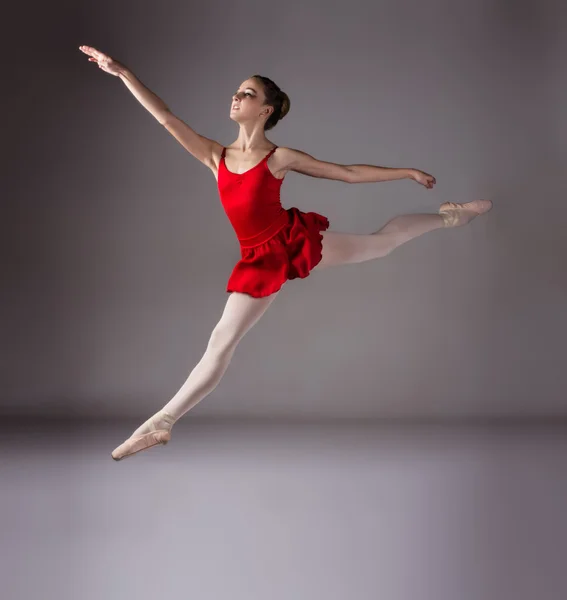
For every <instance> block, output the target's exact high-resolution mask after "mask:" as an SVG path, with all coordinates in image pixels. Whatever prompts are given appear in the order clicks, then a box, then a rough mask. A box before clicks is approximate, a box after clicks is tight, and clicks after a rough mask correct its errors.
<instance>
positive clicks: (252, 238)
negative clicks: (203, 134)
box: [218, 146, 287, 246]
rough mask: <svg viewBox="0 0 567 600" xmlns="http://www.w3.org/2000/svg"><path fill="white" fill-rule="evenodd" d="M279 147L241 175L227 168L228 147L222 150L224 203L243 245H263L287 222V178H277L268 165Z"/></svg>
mask: <svg viewBox="0 0 567 600" xmlns="http://www.w3.org/2000/svg"><path fill="white" fill-rule="evenodd" d="M276 148H277V146H276V147H274V148H272V150H271V151H270V152H269V154H267V155H266V156H265V157H264V158H263V159H262V160H261V161H260V162H259V163H258V164H257V165H255V166H254V167H252V168H251V169H248V170H247V171H245V172H244V173H240V174H238V173H233V172H231V171H229V170H228V169H227V167H226V163H225V154H226V148H223V150H222V154H221V159H220V162H219V168H218V190H219V195H220V200H221V203H222V205H223V208H224V210H225V212H226V214H227V216H228V219H229V221H230V222H231V224H232V226H233V228H234V231H235V232H236V237H237V238H238V239H239V241H240V242H241V244H244V245H250V246H252V245H255V244H260V243H263V242H264V241H266V240H267V239H269V238H270V237H271V236H272V235H273V234H274V233H276V232H277V231H278V230H279V229H281V227H282V226H283V225H284V224H285V223H286V222H287V212H286V210H285V209H284V208H283V207H282V204H281V200H280V188H281V185H282V182H283V179H278V178H277V177H274V175H273V174H272V172H271V171H270V170H269V169H268V165H267V161H268V159H269V158H270V156H271V155H272V154H273V153H274V151H275V150H276Z"/></svg>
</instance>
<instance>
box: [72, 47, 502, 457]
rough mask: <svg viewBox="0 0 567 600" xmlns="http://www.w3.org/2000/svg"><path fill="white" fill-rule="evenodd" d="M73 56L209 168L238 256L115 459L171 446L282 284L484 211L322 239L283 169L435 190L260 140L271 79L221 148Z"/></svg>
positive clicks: (254, 90)
mask: <svg viewBox="0 0 567 600" xmlns="http://www.w3.org/2000/svg"><path fill="white" fill-rule="evenodd" d="M80 50H81V51H82V52H84V53H85V54H87V55H88V56H89V57H90V58H89V61H91V62H95V63H97V64H98V66H99V67H100V68H101V69H102V70H103V71H105V72H106V73H110V74H111V75H115V76H117V77H120V79H121V80H122V81H123V82H124V84H125V85H126V87H127V88H128V89H129V90H130V91H131V92H132V94H133V95H134V96H135V97H136V99H137V100H138V101H139V102H140V103H141V104H142V105H143V106H144V108H146V109H147V110H148V111H149V112H150V113H151V114H152V115H153V116H154V117H155V118H156V119H157V120H158V121H159V122H160V123H161V124H162V125H163V126H164V127H165V128H166V129H167V130H168V131H169V132H170V133H171V134H172V135H173V136H174V137H175V138H176V139H177V140H178V141H179V142H180V143H181V144H182V145H183V146H184V147H185V148H186V149H187V150H188V152H190V153H191V154H192V155H193V156H194V157H195V158H197V159H198V160H200V161H201V162H202V163H204V164H205V165H207V167H209V168H210V169H211V171H212V172H213V174H214V175H215V178H216V180H217V185H218V190H219V195H220V199H221V202H222V204H223V207H224V209H225V211H226V213H227V216H228V218H229V220H230V222H231V223H232V225H233V227H234V229H235V232H236V235H237V238H238V240H239V243H240V249H241V257H242V259H241V260H240V261H238V263H237V264H236V266H235V267H234V270H233V272H232V274H231V276H230V278H229V281H228V285H227V290H226V291H227V292H230V296H229V297H228V301H227V303H226V306H225V309H224V311H223V314H222V316H221V319H220V321H219V322H218V323H217V325H216V327H215V328H214V330H213V332H212V334H211V337H210V340H209V343H208V345H207V349H206V351H205V353H204V355H203V357H202V358H201V360H200V362H199V363H198V364H197V366H196V367H195V368H194V369H193V371H192V372H191V374H190V375H189V377H188V379H187V380H186V381H185V383H184V384H183V386H182V387H181V388H180V390H179V391H178V392H177V393H176V394H175V396H174V397H173V398H172V399H171V400H170V401H169V402H168V403H167V404H165V406H164V407H163V408H162V409H161V410H160V411H158V412H157V413H156V414H154V415H153V416H152V417H150V418H149V419H148V420H147V421H146V422H145V423H143V424H142V425H141V426H140V427H139V428H138V429H136V431H134V432H133V434H132V435H131V437H130V438H129V439H128V440H126V441H125V442H124V443H123V444H121V445H120V446H118V448H116V449H115V450H114V451H113V452H112V458H114V460H121V459H122V458H125V457H127V456H131V455H133V454H135V453H137V452H139V451H140V450H145V449H146V448H150V447H152V446H155V445H157V444H166V443H167V442H168V441H169V440H170V437H171V428H172V427H173V424H174V423H175V422H176V421H177V420H178V419H179V418H181V417H182V416H183V415H184V414H185V413H186V412H187V411H189V410H190V409H191V408H193V407H194V406H195V405H196V404H197V403H198V402H200V401H201V400H202V399H203V398H204V397H205V396H207V395H208V394H209V393H210V392H212V390H213V389H214V388H215V387H216V386H217V384H218V383H219V381H220V379H221V377H222V376H223V374H224V372H225V371H226V369H227V367H228V365H229V363H230V360H231V358H232V356H233V354H234V351H235V349H236V346H237V344H238V342H239V341H240V340H241V339H242V338H243V336H244V335H245V334H246V333H247V332H248V331H249V330H250V328H251V327H252V326H253V325H254V324H255V323H256V322H257V321H258V320H259V319H260V317H261V316H262V315H263V314H264V312H265V311H266V310H267V308H268V307H269V306H270V304H271V303H272V302H273V301H274V300H275V298H276V296H277V295H278V293H279V290H280V288H281V287H282V285H283V284H284V283H285V282H286V281H287V280H288V279H295V278H298V277H299V278H305V277H307V276H308V275H309V273H310V272H311V271H312V270H313V269H315V268H322V267H328V266H331V265H342V264H347V263H358V262H362V261H366V260H371V259H373V258H379V257H383V256H386V255H387V254H389V253H390V252H392V250H394V248H397V247H398V246H400V245H401V244H403V243H405V242H407V241H409V240H411V239H413V238H415V237H418V236H420V235H422V234H424V233H426V232H428V231H432V230H434V229H439V228H441V227H456V226H461V225H465V224H466V223H468V222H469V221H471V220H472V219H473V218H474V217H476V216H478V215H480V214H482V213H485V212H487V211H489V210H490V208H491V207H492V202H491V201H490V200H474V201H473V202H467V203H465V204H456V203H453V202H446V203H444V204H442V205H441V207H440V208H439V211H438V214H410V215H401V216H398V217H395V218H394V219H392V220H391V221H389V222H388V223H387V224H386V225H385V226H384V227H382V228H381V229H380V230H378V231H376V232H374V233H371V234H369V235H360V234H349V233H339V232H334V231H326V230H327V229H328V227H329V221H328V219H327V218H326V217H324V216H322V215H319V214H317V213H314V212H308V213H304V212H302V211H300V210H298V209H297V208H295V207H292V208H289V209H287V210H286V209H283V208H282V206H281V203H280V197H279V191H280V187H281V184H282V182H283V179H284V177H285V174H286V173H287V172H288V171H295V172H297V173H303V174H304V175H310V176H312V177H319V178H325V179H335V180H339V181H344V182H348V183H362V182H373V181H388V180H393V179H405V178H409V179H413V180H414V181H416V182H417V183H420V184H421V185H423V186H425V187H426V188H427V189H432V188H433V185H434V184H435V183H436V181H435V178H434V177H433V176H431V175H429V174H427V173H424V172H423V171H419V170H417V169H392V168H384V167H377V166H372V165H340V164H334V163H329V162H323V161H320V160H317V159H315V158H313V157H312V156H310V155H309V154H306V153H305V152H301V151H299V150H294V149H292V148H278V146H276V145H274V144H273V143H272V142H270V141H269V140H268V139H267V138H266V135H265V132H266V131H268V130H270V129H272V128H273V127H274V126H275V125H276V123H277V122H278V121H279V120H280V119H282V118H283V117H284V116H285V115H286V114H287V112H288V111H289V106H290V103H289V98H288V96H287V95H286V94H285V93H284V92H282V91H281V90H280V88H279V87H278V86H277V85H276V84H275V83H274V82H273V81H272V80H270V79H268V78H266V77H262V76H260V75H254V76H253V77H251V78H250V79H247V80H246V81H244V82H243V83H242V85H241V86H240V87H239V89H238V91H237V92H236V93H235V94H234V95H233V96H232V103H231V107H230V118H231V119H232V120H233V121H236V123H238V125H239V128H240V131H239V134H238V138H237V139H236V141H234V142H233V143H232V144H230V146H227V147H223V146H221V144H219V143H218V142H215V141H214V140H211V139H208V138H206V137H204V136H202V135H199V134H198V133H196V132H195V131H194V130H193V129H191V128H190V127H189V126H188V125H187V124H185V123H184V122H183V121H182V120H181V119H179V118H178V117H176V116H175V115H173V114H172V113H171V112H170V110H169V108H168V107H167V106H166V104H165V103H164V102H163V100H161V99H160V98H159V97H158V96H156V95H155V94H154V93H153V92H151V91H150V90H149V89H148V88H146V87H145V86H144V85H143V84H142V83H141V82H140V81H139V80H138V79H137V78H136V77H135V76H134V75H133V73H132V72H131V71H130V70H128V69H127V68H126V67H125V66H124V65H122V64H120V63H119V62H118V61H116V60H113V59H112V58H110V57H109V56H107V55H105V54H103V53H102V52H99V51H98V50H96V49H95V48H92V47H89V46H80Z"/></svg>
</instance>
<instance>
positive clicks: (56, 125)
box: [0, 0, 567, 600]
mask: <svg viewBox="0 0 567 600" xmlns="http://www.w3.org/2000/svg"><path fill="white" fill-rule="evenodd" d="M566 17H567V9H566V8H565V7H564V6H562V5H561V4H560V2H559V1H556V2H554V1H552V0H546V1H543V2H541V1H540V2H535V1H533V2H526V1H520V2H511V1H510V0H508V1H502V0H500V1H499V0H469V1H464V0H458V1H452V2H449V1H448V0H445V1H443V0H432V1H431V2H427V3H424V2H420V1H419V0H404V1H400V0H396V1H394V0H380V1H378V2H370V1H367V2H363V1H361V0H354V1H351V2H348V3H343V4H335V3H329V2H323V1H322V0H307V1H306V2H287V3H268V2H249V1H247V0H241V1H239V2H223V3H218V2H214V3H197V2H194V3H187V2H160V3H151V2H140V1H138V2H133V1H131V0H130V1H121V2H116V3H111V2H107V1H106V0H103V1H101V2H97V3H92V4H91V3H86V2H79V3H77V2H74V3H72V2H55V3H37V2H36V3H33V4H31V5H29V4H26V5H24V4H20V5H17V6H12V7H11V8H10V9H9V12H7V13H6V14H5V22H6V25H7V29H8V31H7V34H6V36H5V37H4V39H3V41H2V46H3V48H4V51H3V52H2V56H3V58H2V62H3V67H4V68H3V71H2V79H3V83H4V85H3V87H4V89H5V90H6V91H5V92H4V93H3V95H2V102H3V106H4V109H3V111H2V113H3V116H4V119H3V135H4V140H5V143H4V144H3V150H2V165H3V168H2V174H3V177H2V179H3V182H4V184H3V193H2V208H3V211H2V214H3V218H2V219H1V220H0V222H1V224H2V236H1V239H2V243H3V252H2V253H1V256H2V282H3V285H2V292H3V293H2V295H1V305H0V309H1V314H0V317H1V321H0V326H1V327H2V335H1V336H0V340H1V342H0V343H2V345H3V346H2V348H0V351H1V355H2V360H1V365H0V368H1V373H0V375H1V389H0V392H1V401H0V414H2V416H3V424H4V426H3V433H2V438H1V440H0V441H1V442H2V448H4V451H3V452H2V461H1V463H0V464H1V465H2V472H3V475H2V483H1V484H0V502H1V509H2V513H1V516H2V519H3V527H2V530H3V532H4V535H3V536H2V548H1V550H2V554H3V556H5V557H8V558H7V559H5V560H3V561H1V562H2V563H3V564H2V566H0V569H1V570H5V571H4V573H0V576H1V577H0V578H1V579H2V581H4V582H5V583H4V586H5V588H6V590H7V596H6V597H7V598H9V599H10V600H12V599H16V598H18V599H20V598H22V599H23V598H25V599H28V598H30V599H31V598H34V597H37V596H38V595H39V594H41V595H42V596H43V597H47V598H52V597H53V598H55V597H57V598H77V597H81V598H85V599H86V598H89V599H90V598H93V599H94V598H102V597H104V598H125V597H130V594H133V593H136V594H137V597H138V598H146V597H147V598H150V597H156V594H167V595H169V596H170V597H179V598H187V597H197V596H198V597H200V598H221V597H233V598H243V599H244V598H246V599H247V600H248V599H251V598H267V597H269V598H274V599H275V598H278V599H279V598H282V599H283V598H286V599H288V598H300V599H303V598H310V599H311V598H327V599H330V598H333V599H334V598H337V599H338V598H356V599H362V598H364V599H366V598H368V599H370V598H378V597H380V598H387V599H388V600H390V599H392V600H394V599H395V600H397V599H400V600H401V599H402V598H410V597H411V598H414V599H417V598H419V599H422V598H427V599H429V598H431V599H436V600H445V599H447V600H449V599H455V598H459V599H460V600H469V599H471V600H472V599H475V600H476V599H478V600H481V599H482V600H488V599H490V600H492V599H495V600H496V599H498V600H502V599H508V598H509V599H510V600H511V599H512V598H514V600H520V599H521V600H523V599H524V598H525V599H528V598H529V599H532V598H534V597H538V598H542V599H545V600H556V599H557V600H559V599H560V598H561V599H562V598H565V597H566V594H567V582H566V579H565V574H564V569H563V568H562V567H561V559H560V557H561V556H562V555H563V557H564V556H565V551H566V550H567V547H566V544H565V539H566V535H567V523H566V520H565V517H564V514H563V510H564V500H565V495H566V493H567V484H566V483H565V482H566V478H565V475H566V467H567V459H566V454H565V450H566V437H565V430H564V418H565V416H566V413H567V397H566V394H565V388H566V383H567V370H566V369H565V367H564V360H565V352H564V342H565V334H566V333H567V317H566V316H565V315H566V313H565V308H564V307H565V300H566V288H567V283H566V276H565V266H564V262H565V252H566V249H567V241H566V237H565V233H564V232H565V218H566V216H567V205H566V203H565V194H564V190H565V183H566V181H565V179H566V177H565V170H564V159H565V157H566V155H567V153H566V152H565V150H566V148H565V139H566V134H567V127H566V119H565V110H564V106H565V100H566V97H565V91H566V86H565V77H564V67H563V63H564V56H565V50H566V47H565V46H566V43H565V34H566V33H567V26H566ZM82 44H84V45H92V46H95V47H97V48H98V49H100V50H102V51H103V52H106V53H108V54H110V55H111V56H114V57H115V58H117V59H118V60H120V61H121V62H123V63H125V64H126V65H127V66H128V67H129V68H130V69H131V70H132V71H133V72H134V73H135V74H136V75H137V76H138V77H139V78H140V79H141V80H142V81H143V82H144V83H145V84H146V85H147V86H148V87H149V88H150V89H152V90H153V91H154V92H155V93H157V94H158V95H159V96H161V97H162V98H163V99H164V101H165V102H166V103H167V104H168V105H169V107H170V108H171V110H172V111H173V112H174V113H175V114H177V115H178V116H179V117H181V118H182V119H184V120H185V121H186V122H187V123H188V124H189V125H190V126H191V127H193V128H194V129H195V130H196V131H197V132H199V133H201V134H203V135H206V136H207V137H210V138H213V139H216V140H217V141H219V142H221V143H223V144H229V143H231V142H232V141H233V140H234V139H235V138H236V136H237V133H238V130H237V126H236V124H234V123H233V122H232V121H231V120H230V119H229V108H230V100H231V94H232V93H233V92H234V91H235V90H236V88H237V86H238V85H239V84H240V83H241V82H242V81H243V80H244V79H246V78H247V77H249V76H251V75H253V74H255V73H260V74H262V75H266V76H268V77H270V78H272V79H274V81H276V83H278V85H280V86H281V87H282V89H283V90H284V91H285V92H286V93H287V94H288V95H289V96H290V99H291V110H290V112H289V114H288V115H287V116H286V118H285V119H284V120H283V121H281V122H280V123H279V124H278V125H277V126H276V128H275V129H274V130H273V131H271V132H268V138H269V139H270V140H271V141H273V142H274V143H276V144H278V145H279V146H290V147H294V148H298V149H301V150H303V151H305V152H309V153H310V154H312V155H314V156H315V157H317V158H320V159H321V160H326V161H332V162H338V163H343V164H375V165H382V166H394V167H414V168H419V169H422V170H424V171H426V172H428V173H431V174H433V175H434V176H435V177H436V178H437V185H436V187H435V188H434V190H432V191H429V190H425V188H423V187H422V186H419V185H417V184H416V183H415V182H410V181H407V180H406V181H394V182H386V183H380V184H378V183H377V184H360V185H352V186H349V185H347V184H344V183H341V182H336V181H329V180H318V179H314V178H309V177H305V176H302V175H299V174H297V173H289V174H288V175H287V176H286V180H285V182H284V184H283V187H282V202H283V205H284V207H286V208H287V207H290V206H297V207H298V208H300V209H301V210H304V211H309V210H313V211H316V212H319V213H321V214H324V215H326V216H327V217H328V218H329V220H330V223H331V227H330V229H331V230H333V231H345V232H353V233H370V232H372V231H375V230H377V229H378V228H379V227H380V226H381V225H382V224H384V223H385V222H386V221H387V220H389V219H390V218H392V217H393V216H395V215H397V214H402V213H408V212H436V211H437V209H438V207H439V204H441V203H442V202H446V201H454V202H466V201H469V200H472V199H475V198H490V199H492V200H493V202H494V209H493V210H492V212H491V213H489V215H488V216H486V217H483V218H480V219H477V220H475V221H474V222H473V223H471V224H470V225H469V226H467V227H465V228H458V229H454V230H445V231H441V230H440V231H435V232H432V233H430V234H426V235H425V236H423V237H421V238H418V239H417V240H413V241H411V242H409V243H408V244H406V245H404V246H402V247H400V248H399V249H397V250H396V251H394V253H392V254H391V255H390V256H388V257H387V258H385V259H383V260H375V261H371V262H366V263H360V264H354V265H345V266H341V267H333V268H329V269H325V270H322V271H319V272H315V273H313V275H311V276H310V277H308V278H307V279H304V280H294V281H292V282H288V283H287V284H286V285H285V286H284V288H283V289H282V291H281V293H280V295H279V297H278V298H277V299H276V300H275V302H274V304H273V305H272V306H271V307H270V308H269V309H268V311H267V312H266V313H265V315H264V316H263V317H262V318H261V320H260V321H259V323H258V324H256V325H255V326H254V328H253V329H252V330H251V331H250V332H249V333H248V334H247V335H246V336H245V338H244V339H243V340H242V341H241V342H240V344H239V346H238V348H237V350H236V353H235V355H234V358H233V360H232V363H231V365H230V366H229V369H228V371H227V372H226V374H225V376H224V378H223V379H222V381H221V383H220V384H219V386H218V387H217V388H216V389H215V390H214V391H213V392H212V394H211V395H210V396H209V397H207V398H206V399H205V400H203V402H202V403H200V404H199V405H198V406H197V407H195V408H194V409H193V411H191V413H190V415H187V416H186V417H185V418H184V419H183V421H182V422H180V423H179V424H178V425H176V430H175V433H177V435H174V438H173V440H172V443H171V444H170V445H169V446H167V447H166V448H163V449H158V450H155V451H152V452H148V453H144V454H143V455H140V456H138V457H136V458H133V459H132V460H131V461H127V462H124V463H120V464H118V465H117V464H115V463H113V462H112V461H111V459H110V451H111V450H112V449H113V448H114V447H115V446H116V445H118V443H120V442H121V441H122V440H123V439H124V438H125V437H127V435H128V434H129V433H130V432H131V430H132V429H133V427H134V426H137V425H138V424H139V423H140V422H141V420H143V419H146V418H147V417H148V416H149V415H150V414H152V413H153V412H155V410H157V409H158V408H160V407H161V406H162V405H163V404H164V403H165V402H166V401H167V400H169V399H170V398H171V396H172V395H173V394H174V393H175V392H176V391H177V389H178V388H179V387H180V386H181V384H182V383H183V381H184V380H185V378H186V377H187V375H188V373H189V371H190V370H191V369H192V368H193V366H194V365H195V364H196V363H197V362H198V360H199V359H200V357H201V356H202V354H203V352H204V350H205V347H206V343H207V341H208V338H209V335H210V333H211V331H212V329H213V327H214V325H215V324H216V323H217V321H218V320H219V318H220V316H221V313H222V310H223V308H224V306H225V303H226V300H227V298H228V294H227V293H226V292H225V286H226V281H227V279H228V277H229V275H230V272H231V270H232V268H233V266H234V264H235V262H236V261H237V260H238V258H239V251H238V243H237V240H236V236H235V234H234V232H233V230H232V229H231V226H230V223H229V222H228V219H227V218H226V216H225V214H224V212H223V210H222V206H221V204H220V200H219V198H218V192H217V189H216V182H215V180H214V177H213V175H212V173H211V172H210V171H209V170H208V169H207V168H206V167H205V166H204V165H202V164H201V163H199V162H198V161H197V160H196V159H194V158H193V157H192V156H191V155H190V154H189V153H188V152H186V151H185V150H184V149H183V148H182V147H181V146H180V145H179V144H178V142H177V141H176V140H175V139H174V138H173V137H172V136H171V135H170V134H169V133H168V132H167V131H166V130H165V129H164V128H163V127H162V126H160V125H159V123H158V122H157V121H156V120H154V119H153V117H152V116H151V115H150V114H149V113H148V112H146V110H145V109H144V108H143V107H142V106H141V105H140V104H139V103H138V102H137V101H136V100H135V98H134V97H133V96H132V95H131V94H130V92H129V91H128V90H127V88H126V87H125V86H124V84H123V83H122V82H121V81H120V80H119V79H118V78H116V77H112V76H110V75H108V74H106V73H103V72H102V71H101V70H100V69H98V68H97V67H96V65H94V64H91V63H89V62H88V61H87V57H86V56H85V55H84V54H82V53H81V52H80V51H79V50H78V46H79V45H82ZM117 417H124V420H117V419H116V418H117ZM59 419H62V420H59ZM68 419H72V420H71V421H69V420H68ZM433 421H435V422H436V423H438V424H437V425H432V424H431V422H433ZM457 421H458V422H459V423H461V425H457V423H456V422H457ZM410 422H412V423H414V424H415V423H416V422H429V425H427V426H426V425H423V427H417V428H414V427H413V425H412V426H410V425H409V423H410ZM518 422H521V425H517V423H518ZM497 423H498V424H497ZM514 423H516V425H513V424H514ZM33 574H37V577H38V579H35V576H34V578H33V579H32V575H33Z"/></svg>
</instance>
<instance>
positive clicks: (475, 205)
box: [439, 200, 492, 227]
mask: <svg viewBox="0 0 567 600" xmlns="http://www.w3.org/2000/svg"><path fill="white" fill-rule="evenodd" d="M491 208H492V201H491V200H473V201H472V202H465V203H464V204H458V203H456V202H445V203H444V204H442V205H441V206H440V207H439V214H440V215H441V216H442V217H443V224H444V225H445V227H459V226H461V225H466V224H467V223H468V222H469V221H472V220H473V219H474V218H475V217H478V216H479V215H482V214H484V213H485V212H488V211H489V210H490V209H491Z"/></svg>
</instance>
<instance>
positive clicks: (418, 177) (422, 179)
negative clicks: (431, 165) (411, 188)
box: [410, 169, 437, 190]
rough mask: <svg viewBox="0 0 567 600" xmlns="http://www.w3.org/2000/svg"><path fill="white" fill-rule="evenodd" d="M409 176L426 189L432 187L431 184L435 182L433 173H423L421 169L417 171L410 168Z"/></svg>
mask: <svg viewBox="0 0 567 600" xmlns="http://www.w3.org/2000/svg"><path fill="white" fill-rule="evenodd" d="M410 177H411V178H412V179H413V180H414V181H417V183H421V185H424V186H425V187H426V188H427V189H428V190H431V189H433V186H434V185H435V184H436V183H437V181H436V180H435V177H433V175H429V173H424V172H423V171H419V170H417V169H412V170H411V171H410Z"/></svg>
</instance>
